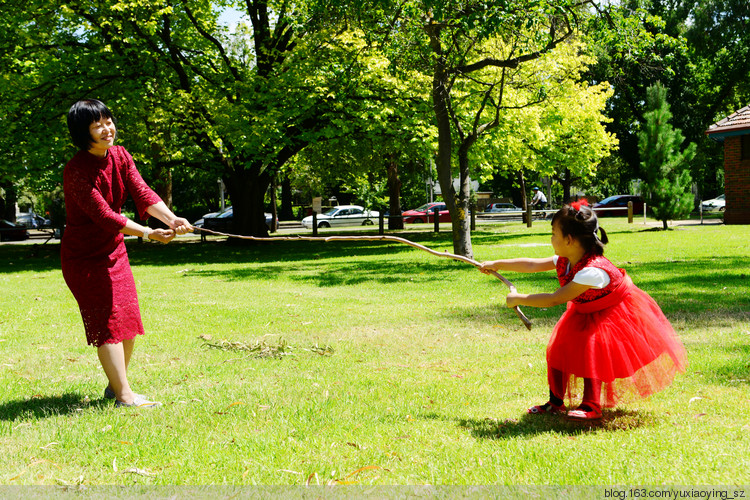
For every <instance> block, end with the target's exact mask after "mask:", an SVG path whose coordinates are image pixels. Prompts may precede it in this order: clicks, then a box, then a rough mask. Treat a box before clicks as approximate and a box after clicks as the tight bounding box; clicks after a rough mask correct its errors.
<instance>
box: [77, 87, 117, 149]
mask: <svg viewBox="0 0 750 500" xmlns="http://www.w3.org/2000/svg"><path fill="white" fill-rule="evenodd" d="M102 118H109V119H110V120H112V121H113V122H115V125H116V124H117V121H116V120H115V116H114V115H113V114H112V112H111V111H110V110H109V108H108V107H107V106H105V105H104V103H103V102H102V101H99V100H97V99H83V100H81V101H78V102H77V103H75V104H73V105H72V106H71V107H70V110H69V111H68V130H69V131H70V137H71V138H72V139H73V144H75V145H76V146H77V147H78V149H81V150H88V149H89V148H90V147H91V144H93V142H94V140H93V138H92V137H91V133H90V132H89V126H90V125H91V124H92V123H94V122H95V121H97V120H101V119H102Z"/></svg>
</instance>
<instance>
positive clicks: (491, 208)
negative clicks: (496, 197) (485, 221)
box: [484, 203, 523, 214]
mask: <svg viewBox="0 0 750 500" xmlns="http://www.w3.org/2000/svg"><path fill="white" fill-rule="evenodd" d="M484 212H485V213H493V214H494V213H499V212H523V208H521V207H517V206H515V205H514V204H513V203H490V204H489V205H487V208H485V209H484Z"/></svg>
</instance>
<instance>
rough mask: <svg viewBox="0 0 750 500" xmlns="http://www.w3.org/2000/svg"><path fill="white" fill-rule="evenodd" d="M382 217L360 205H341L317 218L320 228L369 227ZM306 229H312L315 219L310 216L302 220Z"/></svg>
mask: <svg viewBox="0 0 750 500" xmlns="http://www.w3.org/2000/svg"><path fill="white" fill-rule="evenodd" d="M378 217H380V213H379V212H375V211H371V210H365V209H364V208H363V207H360V206H359V205H339V206H338V207H333V208H331V209H329V210H328V211H326V212H324V213H322V214H320V215H318V216H317V219H318V227H333V226H368V225H372V224H375V221H376V220H377V219H378ZM302 226H303V227H304V228H305V229H312V227H313V217H312V215H309V216H307V217H305V218H304V219H302Z"/></svg>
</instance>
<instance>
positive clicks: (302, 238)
mask: <svg viewBox="0 0 750 500" xmlns="http://www.w3.org/2000/svg"><path fill="white" fill-rule="evenodd" d="M194 229H195V230H196V231H200V232H203V233H208V234H213V235H216V236H226V237H228V238H239V239H242V240H251V241H324V242H326V243H327V242H329V241H395V242H397V243H403V244H405V245H409V246H412V247H414V248H418V249H420V250H424V251H425V252H427V253H430V254H432V255H435V256H437V257H446V258H448V259H453V260H460V261H461V262H466V263H467V264H471V265H472V266H474V267H480V266H481V264H480V263H479V262H477V261H475V260H473V259H470V258H468V257H464V256H463V255H456V254H452V253H448V252H438V251H437V250H433V249H432V248H428V247H426V246H424V245H420V244H419V243H414V242H413V241H410V240H407V239H406V238H399V237H398V236H388V235H377V236H324V237H321V236H317V237H316V236H269V237H266V238H260V237H258V236H245V235H240V234H228V233H221V232H219V231H212V230H211V229H205V228H202V227H196V228H194ZM490 274H492V275H493V276H495V277H496V278H498V279H499V280H500V281H502V282H503V283H505V285H506V286H507V287H508V289H510V291H511V292H514V293H515V292H516V287H515V285H513V283H511V282H510V281H509V280H508V279H506V278H505V277H504V276H503V275H501V274H500V273H498V272H497V271H490ZM513 309H514V310H515V311H516V314H517V315H518V317H519V319H520V320H521V321H522V322H523V324H524V325H525V326H526V328H528V329H529V330H531V320H529V318H527V317H526V315H525V314H524V313H523V312H521V309H520V308H519V307H518V306H516V307H514V308H513Z"/></svg>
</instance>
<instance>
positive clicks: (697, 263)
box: [0, 227, 750, 321]
mask: <svg viewBox="0 0 750 500" xmlns="http://www.w3.org/2000/svg"><path fill="white" fill-rule="evenodd" d="M544 231H545V232H546V231H547V228H546V227H545V228H544ZM347 234H351V235H359V236H362V235H370V236H372V235H374V234H375V232H367V233H363V232H352V233H346V232H335V233H325V235H347ZM397 234H398V235H399V236H402V237H404V238H407V239H410V240H412V241H415V242H418V243H421V244H424V245H426V246H428V247H432V248H438V249H440V250H448V251H452V238H451V235H450V233H448V232H443V233H438V234H435V233H431V232H403V233H397ZM545 234H546V233H545ZM538 236H539V234H531V235H528V234H525V233H524V234H518V233H509V234H503V233H497V232H477V233H474V234H473V235H472V240H473V242H474V244H475V245H489V244H493V243H494V244H496V243H500V242H503V241H508V242H510V243H514V242H515V243H517V242H519V240H525V239H527V238H529V237H534V238H537V237H538ZM127 247H128V252H129V254H130V261H131V263H132V264H133V265H134V266H165V265H169V266H184V267H187V268H190V267H197V266H202V265H211V264H227V263H229V264H236V266H232V268H230V269H221V270H212V269H209V270H200V269H199V270H195V271H189V272H186V273H184V276H185V277H190V276H195V277H198V278H200V277H204V276H210V277H214V278H218V279H222V278H223V279H226V280H232V281H234V280H246V279H252V280H271V279H278V276H280V275H281V276H284V275H285V276H287V277H289V278H290V279H292V280H299V281H300V282H308V283H311V284H314V285H316V286H320V287H335V286H356V285H358V284H360V283H363V282H366V281H373V280H375V281H377V282H380V283H385V284H391V283H393V284H396V283H399V282H403V281H410V282H417V283H419V282H422V281H427V280H434V279H435V277H436V273H439V274H440V276H445V275H446V274H445V273H454V272H466V271H468V272H471V266H470V265H468V264H465V263H462V262H455V261H450V260H448V259H439V258H437V257H434V258H433V257H430V260H429V261H427V260H414V261H407V262H404V261H398V262H393V260H392V258H393V257H394V256H396V255H402V254H405V253H406V252H409V253H411V254H414V255H423V252H421V251H420V250H417V249H414V248H412V247H409V246H407V245H403V244H400V243H395V242H380V241H370V242H365V241H358V242H346V241H337V242H329V243H325V242H317V241H312V242H311V241H283V242H262V243H254V242H250V243H249V244H243V245H230V244H227V243H226V240H210V241H208V242H206V243H200V242H199V240H197V239H192V240H184V241H178V242H175V243H172V244H170V245H157V244H152V243H142V244H139V243H138V242H136V241H128V243H127ZM316 260H320V261H321V263H322V262H323V261H325V265H321V266H320V268H318V267H317V266H315V261H316ZM336 260H338V261H339V262H337V261H336ZM246 264H254V265H253V266H247V265H246ZM259 264H260V265H259ZM266 264H267V265H266ZM622 265H623V267H625V268H626V269H627V270H628V273H629V274H631V275H632V276H633V279H634V281H635V283H636V285H637V286H639V287H640V288H642V289H643V290H645V291H646V292H647V293H649V294H650V295H651V296H652V297H653V298H654V299H655V300H656V301H657V303H658V304H659V305H660V306H661V308H662V310H664V312H665V313H666V314H667V316H670V314H678V315H685V316H686V319H689V320H690V318H696V319H698V318H701V317H702V316H703V315H704V314H705V313H706V312H714V313H715V315H716V316H717V317H722V316H726V317H727V318H728V319H730V320H734V319H740V320H744V321H746V320H747V314H746V312H747V311H748V310H750V272H748V271H747V262H746V258H744V257H743V256H737V257H734V258H725V257H724V258H720V259H719V258H716V259H714V258H709V257H701V258H695V259H689V260H684V261H679V262H677V261H670V262H648V263H638V262H634V263H628V262H626V263H623V264H622ZM59 269H60V257H59V244H56V245H2V246H0V274H1V273H17V272H23V271H35V272H42V271H49V270H59ZM508 277H509V279H511V281H513V282H514V284H515V285H516V287H517V288H518V289H519V290H528V289H532V288H538V287H539V286H542V287H543V288H544V289H545V290H547V289H548V291H550V292H552V291H554V290H555V289H556V288H557V283H556V279H555V277H554V274H553V273H550V274H548V275H546V276H544V277H543V276H541V275H539V274H532V275H525V274H520V273H513V274H512V275H511V276H508ZM488 279H490V278H488ZM540 280H542V281H540ZM495 281H497V280H495ZM497 285H498V287H499V288H497V295H498V297H499V298H502V297H504V295H505V292H506V290H505V287H504V286H503V285H502V284H501V283H500V282H499V281H498V282H497ZM493 300H496V299H493Z"/></svg>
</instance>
